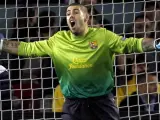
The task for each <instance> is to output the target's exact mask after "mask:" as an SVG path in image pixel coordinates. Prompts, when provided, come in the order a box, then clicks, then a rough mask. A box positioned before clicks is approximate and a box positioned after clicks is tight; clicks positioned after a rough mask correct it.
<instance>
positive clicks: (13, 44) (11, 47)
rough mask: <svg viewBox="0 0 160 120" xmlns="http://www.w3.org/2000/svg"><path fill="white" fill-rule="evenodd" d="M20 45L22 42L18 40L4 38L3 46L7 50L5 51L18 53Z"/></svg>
mask: <svg viewBox="0 0 160 120" xmlns="http://www.w3.org/2000/svg"><path fill="white" fill-rule="evenodd" d="M19 45H20V42H18V41H9V40H4V41H3V46H2V51H5V52H7V53H11V54H18V46H19Z"/></svg>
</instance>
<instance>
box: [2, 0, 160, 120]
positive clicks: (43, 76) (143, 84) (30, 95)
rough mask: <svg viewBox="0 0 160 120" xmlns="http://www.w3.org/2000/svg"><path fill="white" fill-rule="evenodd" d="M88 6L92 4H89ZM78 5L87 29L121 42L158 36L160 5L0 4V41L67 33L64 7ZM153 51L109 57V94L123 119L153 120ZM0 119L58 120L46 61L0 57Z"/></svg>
mask: <svg viewBox="0 0 160 120" xmlns="http://www.w3.org/2000/svg"><path fill="white" fill-rule="evenodd" d="M91 1H92V2H91ZM72 2H84V3H85V4H87V6H88V10H89V13H90V14H91V17H90V20H89V25H90V26H92V27H105V28H106V29H108V30H110V31H113V32H115V33H117V34H119V35H122V36H124V40H125V38H127V37H137V38H141V37H150V38H159V37H160V32H159V30H160V24H159V20H160V3H159V1H158V0H155V1H153V0H152V1H143V0H128V1H127V0H126V1H123V0H122V1H121V0H82V1H81V0H32V1H31V0H9V1H7V0H1V1H0V37H4V38H6V39H8V40H17V41H23V42H33V41H39V40H43V39H47V38H48V37H50V36H52V35H53V34H55V33H56V32H57V31H59V30H68V27H67V23H66V20H65V10H66V7H67V5H68V4H69V3H72ZM159 56H160V54H159V52H155V51H151V52H146V53H144V54H136V53H133V54H125V55H115V60H114V66H113V67H114V73H115V74H114V80H115V87H114V90H113V91H112V92H113V94H114V96H115V101H116V102H115V103H116V105H117V107H118V109H119V112H120V117H121V119H124V120H132V119H134V120H158V119H160V118H159V111H160V105H159V102H160V98H159V93H160V89H159V78H160V77H159V70H160V69H159V67H160V64H159V60H160V57H159ZM0 99H1V100H0V117H1V118H0V119H1V120H28V119H32V120H33V119H34V120H40V119H42V120H43V119H44V120H49V119H50V120H54V119H55V120H58V119H59V120H60V119H61V112H62V106H63V103H64V97H63V95H62V93H61V90H60V87H59V84H58V78H57V76H56V72H55V69H54V65H53V63H52V61H51V59H50V58H49V57H36V58H25V57H20V56H16V55H11V54H6V53H4V52H1V54H0Z"/></svg>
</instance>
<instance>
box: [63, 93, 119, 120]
mask: <svg viewBox="0 0 160 120" xmlns="http://www.w3.org/2000/svg"><path fill="white" fill-rule="evenodd" d="M62 119H63V120H119V112H118V109H117V107H116V106H115V103H114V97H113V95H112V94H111V93H110V94H108V95H105V96H99V97H92V98H74V99H70V98H66V101H65V103H64V106H63V114H62Z"/></svg>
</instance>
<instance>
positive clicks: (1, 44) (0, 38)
mask: <svg viewBox="0 0 160 120" xmlns="http://www.w3.org/2000/svg"><path fill="white" fill-rule="evenodd" d="M3 39H4V36H3V34H1V33H0V51H2V47H3Z"/></svg>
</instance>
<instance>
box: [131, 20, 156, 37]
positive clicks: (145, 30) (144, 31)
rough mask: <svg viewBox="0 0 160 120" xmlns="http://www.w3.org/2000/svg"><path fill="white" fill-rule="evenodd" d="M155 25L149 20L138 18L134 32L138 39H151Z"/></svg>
mask: <svg viewBox="0 0 160 120" xmlns="http://www.w3.org/2000/svg"><path fill="white" fill-rule="evenodd" d="M153 27H154V25H153V23H152V22H151V21H150V20H149V19H147V18H138V19H137V20H136V21H135V24H134V26H133V28H132V29H133V31H134V32H135V34H136V37H138V38H143V37H149V36H150V34H151V32H152V30H153Z"/></svg>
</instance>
